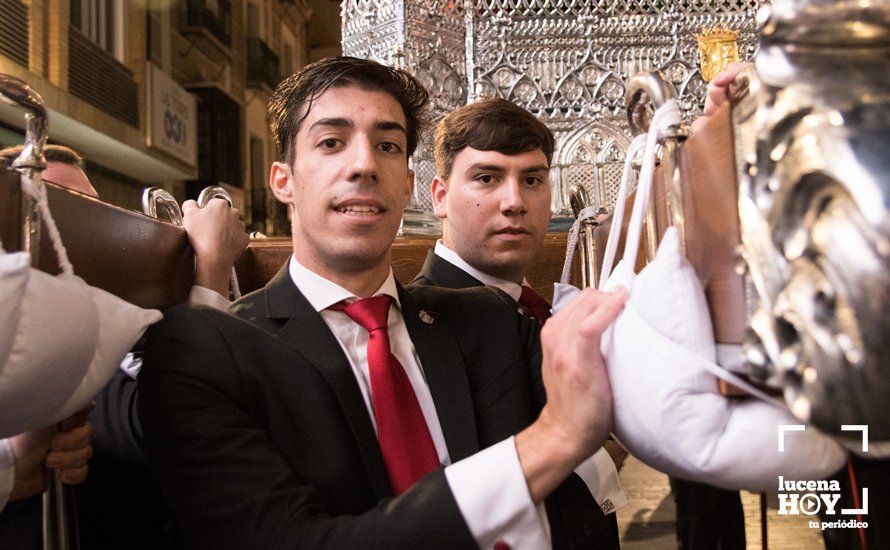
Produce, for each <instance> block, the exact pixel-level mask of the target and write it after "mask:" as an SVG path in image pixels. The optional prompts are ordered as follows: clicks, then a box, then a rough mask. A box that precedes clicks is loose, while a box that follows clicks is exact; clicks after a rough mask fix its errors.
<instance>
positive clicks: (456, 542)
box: [138, 266, 544, 549]
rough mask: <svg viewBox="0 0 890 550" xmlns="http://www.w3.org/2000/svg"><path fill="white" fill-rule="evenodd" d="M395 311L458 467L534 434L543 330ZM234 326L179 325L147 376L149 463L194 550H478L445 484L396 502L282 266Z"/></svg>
mask: <svg viewBox="0 0 890 550" xmlns="http://www.w3.org/2000/svg"><path fill="white" fill-rule="evenodd" d="M399 298H400V302H401V307H402V313H403V316H404V318H405V323H406V326H407V329H408V333H409V334H410V336H411V339H412V342H413V343H414V345H415V348H416V350H417V354H418V356H419V357H420V359H421V363H422V365H423V369H424V373H425V375H426V378H427V381H428V383H429V387H430V392H431V394H432V397H433V400H434V402H435V404H436V410H437V413H438V416H439V421H440V423H441V426H442V431H443V434H444V437H445V441H446V444H447V446H448V452H449V455H450V457H451V460H452V461H455V462H456V461H458V460H460V459H462V458H465V457H467V456H470V455H471V454H473V453H475V452H477V451H478V450H480V449H483V448H485V447H488V446H490V445H492V444H494V443H497V442H499V441H502V440H503V439H505V438H507V437H509V436H511V435H513V434H515V433H517V432H519V431H520V430H522V429H523V428H525V427H526V426H528V425H529V424H530V423H531V422H532V421H533V420H534V419H535V418H536V416H537V413H538V411H539V410H540V407H541V406H542V405H543V399H544V392H543V384H542V382H541V378H540V368H539V364H540V347H539V340H538V330H537V327H536V325H535V324H534V323H533V322H531V321H529V320H527V319H525V318H524V317H523V316H521V315H518V313H517V311H516V306H515V303H514V302H513V301H512V300H511V299H510V298H509V297H508V296H506V295H504V294H503V293H501V292H500V291H496V290H493V289H489V288H482V289H473V290H463V291H454V290H446V289H440V288H432V287H426V288H424V287H414V288H409V289H404V288H401V287H399ZM232 311H233V312H234V313H235V315H236V316H237V317H236V316H232V315H228V314H226V313H222V312H218V311H215V310H211V309H207V308H194V307H188V306H177V307H175V308H173V309H171V310H169V311H168V312H167V314H166V316H165V319H164V320H163V321H162V322H161V323H158V324H157V325H155V326H153V327H152V328H151V329H150V331H149V334H148V346H147V347H148V351H147V353H146V356H145V365H144V367H143V371H142V373H141V375H140V395H139V403H138V407H139V415H140V419H141V422H142V425H143V429H144V442H143V443H144V449H145V451H146V454H147V455H148V457H149V462H150V464H151V466H152V468H153V470H154V471H155V473H156V475H157V476H158V478H159V481H160V483H161V486H162V489H163V490H164V492H165V494H166V496H167V498H168V500H169V502H170V503H171V506H172V507H173V509H174V513H175V514H176V516H177V518H178V520H179V522H180V527H181V529H182V532H183V535H184V538H185V540H186V543H187V544H188V545H190V546H193V547H200V548H264V549H266V548H279V547H281V548H292V547H298V546H300V547H306V548H318V547H332V548H365V547H367V548H371V547H373V548H435V547H442V548H463V547H467V548H469V547H475V541H474V540H473V538H472V536H471V534H470V532H469V530H468V528H467V526H466V524H465V523H464V521H463V519H462V517H461V514H460V511H459V509H458V507H457V504H456V502H455V500H454V497H453V495H452V493H451V491H450V489H449V487H448V483H447V481H446V478H445V475H444V470H443V469H441V468H439V469H437V470H435V471H434V472H432V473H430V474H428V475H427V476H425V477H424V478H423V479H421V480H420V481H418V482H417V483H416V484H415V485H414V486H413V487H412V488H411V489H410V490H408V491H407V492H405V493H404V494H402V495H400V496H399V497H397V498H392V495H391V493H390V489H389V484H388V481H387V480H388V477H387V473H386V469H385V467H384V464H383V459H382V456H381V454H380V448H379V446H378V443H377V439H376V436H375V434H374V431H373V428H372V424H371V421H370V418H369V417H368V413H367V409H366V407H365V403H364V400H363V398H362V395H361V392H360V390H359V388H358V384H357V382H356V380H355V378H354V375H353V373H352V369H351V368H350V366H349V364H348V361H347V359H346V357H345V356H344V354H343V352H342V350H341V348H340V346H339V344H338V343H337V341H336V339H335V337H334V336H333V334H332V333H331V332H330V330H329V329H328V327H327V325H326V324H325V323H324V321H323V320H322V318H321V316H320V315H319V314H318V313H317V312H316V311H315V310H314V309H313V308H312V307H311V306H310V304H309V302H308V301H307V300H306V298H305V297H304V296H303V295H302V294H301V293H300V292H299V291H298V290H297V288H296V287H295V285H294V284H293V282H292V281H291V279H290V276H289V274H288V271H287V266H285V267H284V269H282V271H280V272H279V273H278V275H277V276H276V277H275V278H274V279H273V280H272V281H271V282H270V283H269V284H268V285H267V286H266V287H265V288H264V289H261V290H259V291H257V292H255V293H252V294H250V295H248V296H246V297H244V298H242V299H241V300H240V301H239V302H237V303H236V304H235V305H234V306H233V310H232ZM421 311H425V312H427V313H428V314H429V315H430V316H432V318H433V322H432V323H429V324H428V323H424V322H422V321H421V320H420V317H421Z"/></svg>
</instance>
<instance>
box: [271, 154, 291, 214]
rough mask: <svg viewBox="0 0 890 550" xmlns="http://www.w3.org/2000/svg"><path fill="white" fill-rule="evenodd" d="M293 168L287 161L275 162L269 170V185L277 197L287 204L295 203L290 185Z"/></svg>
mask: <svg viewBox="0 0 890 550" xmlns="http://www.w3.org/2000/svg"><path fill="white" fill-rule="evenodd" d="M291 177H292V174H291V168H290V166H288V164H287V163H286V162H273V163H272V169H271V170H270V171H269V187H270V188H271V189H272V193H273V194H274V195H275V198H276V199H278V200H279V201H281V202H283V203H285V204H291V203H293V202H294V201H293V198H294V197H293V193H292V192H291V187H290V185H289V183H290V180H291Z"/></svg>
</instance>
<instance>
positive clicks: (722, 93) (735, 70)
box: [692, 61, 752, 131]
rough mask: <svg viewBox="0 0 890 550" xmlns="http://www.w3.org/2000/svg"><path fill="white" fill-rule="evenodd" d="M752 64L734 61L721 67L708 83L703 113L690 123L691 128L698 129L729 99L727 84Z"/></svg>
mask: <svg viewBox="0 0 890 550" xmlns="http://www.w3.org/2000/svg"><path fill="white" fill-rule="evenodd" d="M751 65H752V64H751V63H750V62H747V61H734V62H732V63H729V64H727V65H726V66H725V67H723V70H722V71H720V72H719V73H717V76H715V77H714V78H713V79H712V80H711V82H709V83H708V94H707V97H705V110H704V114H703V115H702V116H700V117H698V118H697V119H696V120H695V122H693V123H692V130H693V131H696V130H698V129H699V128H700V127H701V126H702V124H704V123H705V121H707V120H708V117H709V116H712V115H713V114H714V113H716V112H717V110H718V109H719V108H720V107H722V106H723V105H724V104H725V103H726V102H727V101H729V85H730V84H732V83H733V81H735V78H736V77H737V76H738V74H739V73H740V72H742V71H743V70H745V69H747V68H748V67H750V66H751Z"/></svg>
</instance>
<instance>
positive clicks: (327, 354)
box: [265, 263, 392, 498]
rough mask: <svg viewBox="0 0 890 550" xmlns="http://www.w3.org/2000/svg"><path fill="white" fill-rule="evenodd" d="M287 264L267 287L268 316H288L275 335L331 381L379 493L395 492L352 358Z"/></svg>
mask: <svg viewBox="0 0 890 550" xmlns="http://www.w3.org/2000/svg"><path fill="white" fill-rule="evenodd" d="M288 265H289V264H287V263H286V264H285V265H284V267H283V268H282V269H281V270H280V271H279V272H278V274H277V275H276V276H275V277H274V278H273V279H272V280H271V281H270V282H269V284H268V285H266V288H265V301H266V311H267V315H268V316H269V318H270V319H287V322H286V323H285V324H284V326H283V327H282V328H281V330H280V331H279V332H278V333H277V334H276V337H278V338H279V339H280V340H282V341H284V342H286V343H287V344H289V345H290V346H292V347H294V348H295V349H296V350H297V351H299V353H300V354H301V355H302V356H303V357H305V358H306V359H307V360H308V361H309V362H310V363H312V365H313V366H315V368H316V369H318V371H319V372H320V373H321V374H322V376H324V378H325V379H326V380H327V382H328V384H330V386H331V389H332V390H333V391H334V394H335V395H336V396H337V400H338V401H339V403H340V406H341V407H342V409H343V412H344V414H345V416H346V420H347V422H348V423H349V426H350V428H351V430H352V434H353V436H354V437H355V440H356V442H357V443H358V446H359V449H360V450H361V453H362V458H363V459H364V462H365V466H366V468H367V471H368V475H369V477H370V479H371V481H372V483H373V485H374V489H375V490H376V492H377V495H378V497H379V498H383V497H387V496H392V489H391V488H390V485H389V475H388V474H387V472H386V466H385V465H384V463H383V456H382V455H381V454H380V445H379V444H378V442H377V436H376V435H375V433H374V426H373V425H372V424H371V420H370V418H369V417H368V409H367V407H366V406H365V400H364V398H363V397H362V393H361V390H360V389H359V387H358V384H357V383H356V380H355V375H354V374H353V372H352V367H351V366H350V365H349V360H348V359H347V358H346V356H345V355H344V354H343V349H342V348H341V347H340V344H339V343H338V342H337V339H336V338H335V337H334V335H333V333H332V332H331V330H330V329H329V328H328V326H327V324H325V322H324V320H323V319H322V318H321V315H320V314H319V313H318V312H317V311H315V308H313V307H312V305H311V304H310V303H309V301H308V300H306V298H305V297H304V296H303V294H302V293H301V292H300V291H299V289H297V287H296V285H295V284H294V282H293V280H292V279H291V277H290V273H289V272H288Z"/></svg>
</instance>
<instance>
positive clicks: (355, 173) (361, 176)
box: [349, 139, 377, 181]
mask: <svg viewBox="0 0 890 550" xmlns="http://www.w3.org/2000/svg"><path fill="white" fill-rule="evenodd" d="M349 152H350V167H349V169H350V175H349V179H350V181H353V180H369V181H377V155H376V154H375V150H374V146H373V144H372V143H371V141H370V140H368V139H354V140H353V141H352V143H351V146H350V148H349Z"/></svg>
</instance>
